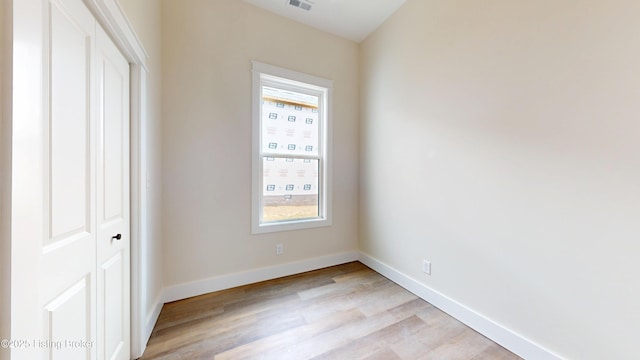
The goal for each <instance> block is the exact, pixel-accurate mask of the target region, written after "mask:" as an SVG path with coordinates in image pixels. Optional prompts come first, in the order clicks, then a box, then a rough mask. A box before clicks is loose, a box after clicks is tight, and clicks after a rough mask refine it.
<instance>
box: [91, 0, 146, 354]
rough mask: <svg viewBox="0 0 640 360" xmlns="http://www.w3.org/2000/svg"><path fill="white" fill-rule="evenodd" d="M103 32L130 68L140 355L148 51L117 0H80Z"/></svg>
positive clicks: (134, 310) (134, 337) (137, 349)
mask: <svg viewBox="0 0 640 360" xmlns="http://www.w3.org/2000/svg"><path fill="white" fill-rule="evenodd" d="M83 1H84V3H85V5H87V7H88V8H89V10H91V12H92V13H93V15H94V16H95V17H96V19H97V20H98V22H99V23H100V24H101V25H102V27H103V28H104V30H105V32H106V33H107V34H108V35H109V36H110V37H111V38H112V40H113V41H114V43H115V44H116V46H118V47H119V48H120V51H122V53H123V55H124V56H125V58H126V59H127V60H128V61H129V64H130V68H131V92H130V107H131V128H130V142H131V143H130V146H131V147H130V149H131V150H130V151H131V152H130V157H131V158H130V160H131V161H130V170H131V174H130V176H131V179H130V181H131V357H132V358H133V359H135V358H138V357H140V356H142V353H143V352H144V349H145V347H146V344H147V341H148V340H149V337H150V336H151V330H153V324H154V323H155V321H152V324H151V326H147V323H148V322H149V321H148V320H147V318H148V316H147V311H146V309H145V304H146V303H147V299H146V293H145V289H146V288H147V278H148V276H147V274H146V267H145V266H143V265H144V255H145V253H146V250H145V249H147V246H146V242H147V241H148V238H147V236H146V234H147V231H146V226H145V225H146V218H147V205H146V204H147V202H146V199H147V188H146V172H147V171H146V170H147V161H146V159H147V156H146V155H147V154H146V151H145V149H146V146H147V142H146V131H145V129H146V127H145V126H144V124H145V123H146V121H145V120H146V116H147V111H146V106H147V104H146V102H145V99H146V94H147V91H146V89H147V72H148V68H147V59H148V57H149V56H148V54H147V53H146V51H145V50H144V47H143V46H142V43H141V42H140V40H139V39H138V37H137V35H136V33H135V31H134V30H133V27H132V26H131V23H130V22H129V20H128V19H127V18H126V16H125V15H124V11H122V8H121V7H120V5H119V4H118V2H117V1H116V0H83Z"/></svg>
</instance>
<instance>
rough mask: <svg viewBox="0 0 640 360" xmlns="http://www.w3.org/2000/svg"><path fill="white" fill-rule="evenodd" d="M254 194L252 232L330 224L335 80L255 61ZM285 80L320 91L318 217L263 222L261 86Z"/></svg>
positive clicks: (253, 107)
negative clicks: (332, 119)
mask: <svg viewBox="0 0 640 360" xmlns="http://www.w3.org/2000/svg"><path fill="white" fill-rule="evenodd" d="M252 64H253V65H252V72H253V89H252V90H253V94H252V96H253V98H252V104H253V106H252V117H253V124H252V192H251V193H252V196H251V215H252V216H251V231H252V233H253V234H262V233H271V232H278V231H289V230H300V229H311V228H317V227H322V226H330V225H331V114H332V111H331V106H332V92H333V81H331V80H327V79H323V78H320V77H316V76H313V75H308V74H304V73H300V72H296V71H292V70H288V69H284V68H280V67H277V66H273V65H269V64H264V63H261V62H258V61H252ZM278 83H279V84H282V85H284V86H286V87H287V88H290V89H294V90H295V89H296V88H298V89H301V90H302V89H304V90H306V91H309V90H311V91H314V92H318V93H319V94H320V96H319V101H320V104H319V106H318V119H319V121H320V124H319V133H320V134H319V136H320V139H319V169H318V170H319V174H318V187H319V191H318V202H319V203H318V217H317V218H312V219H300V220H291V221H280V222H268V223H263V222H262V206H263V205H262V197H263V183H262V182H263V176H262V171H263V161H262V159H263V156H265V155H263V153H262V144H261V140H262V136H261V135H262V134H261V131H262V123H261V121H262V86H263V84H268V85H270V86H273V85H274V84H278Z"/></svg>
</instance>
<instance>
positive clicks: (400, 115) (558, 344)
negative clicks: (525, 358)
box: [360, 0, 640, 359]
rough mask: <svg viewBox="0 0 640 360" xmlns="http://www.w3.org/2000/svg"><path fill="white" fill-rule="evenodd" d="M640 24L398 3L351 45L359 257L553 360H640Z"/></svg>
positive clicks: (611, 11) (591, 11) (601, 15)
mask: <svg viewBox="0 0 640 360" xmlns="http://www.w3.org/2000/svg"><path fill="white" fill-rule="evenodd" d="M639 18H640V2H637V1H626V0H611V1H597V0H585V1H580V2H577V1H569V0H560V1H558V0H542V1H529V2H523V1H509V0H488V1H482V2H478V1H473V0H461V1H455V2H451V1H424V0H408V1H407V3H406V4H405V5H404V6H403V7H402V8H401V9H400V10H399V11H398V12H397V13H396V14H395V15H394V16H393V17H392V18H390V20H388V21H387V22H386V23H385V24H384V25H383V27H382V28H380V29H379V30H378V31H377V32H376V33H374V35H372V36H370V37H369V38H368V39H367V40H366V41H365V42H364V43H363V46H362V68H361V79H362V93H361V98H362V107H361V113H362V120H361V133H360V134H361V144H362V146H361V161H362V162H361V173H360V179H361V187H360V199H361V202H360V210H361V212H360V216H361V223H360V238H361V240H360V248H361V250H362V251H363V252H364V253H366V254H368V255H370V256H372V257H374V258H377V259H379V260H380V261H382V262H383V263H385V264H387V265H389V266H391V267H394V268H396V269H398V270H399V271H401V272H402V273H404V274H406V275H408V276H411V277H413V278H415V279H417V280H419V281H420V282H421V283H423V284H425V285H426V286H428V287H431V288H432V289H434V290H436V291H439V292H441V293H442V294H444V295H446V296H449V297H450V298H452V299H454V300H456V301H458V302H460V303H462V304H463V305H466V306H468V307H469V308H471V309H472V310H474V311H477V312H479V313H481V314H483V315H485V316H487V317H488V318H490V319H492V320H494V321H496V322H497V323H499V324H502V325H503V326H505V327H507V328H509V329H511V330H513V331H515V332H517V333H519V334H521V335H522V336H524V337H525V338H529V339H530V340H532V341H533V342H535V343H538V344H540V345H541V346H542V347H546V348H548V349H549V350H551V351H553V352H555V353H556V354H558V355H560V356H563V357H567V358H573V359H604V358H608V359H631V358H636V357H637V353H638V349H637V340H638V334H640V311H638V304H639V303H640V282H639V281H638V279H637V275H638V268H637V264H638V260H639V255H638V254H640V243H639V242H638V239H639V238H640V206H639V204H640V141H638V138H639V135H640V121H638V115H639V114H640V101H639V99H640V81H638V79H640V42H639V41H638V40H639V38H638V36H637V34H638V33H640V22H638V21H637V19H639ZM422 259H428V260H431V261H432V266H433V270H432V271H433V272H432V276H427V275H425V274H422V273H421V261H422Z"/></svg>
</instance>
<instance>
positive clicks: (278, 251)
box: [276, 244, 284, 255]
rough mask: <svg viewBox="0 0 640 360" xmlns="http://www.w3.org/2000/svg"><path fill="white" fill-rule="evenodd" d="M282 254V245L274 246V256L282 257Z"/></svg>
mask: <svg viewBox="0 0 640 360" xmlns="http://www.w3.org/2000/svg"><path fill="white" fill-rule="evenodd" d="M283 253H284V245H282V244H276V255H282V254H283Z"/></svg>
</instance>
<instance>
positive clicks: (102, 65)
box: [15, 0, 130, 360]
mask: <svg viewBox="0 0 640 360" xmlns="http://www.w3.org/2000/svg"><path fill="white" fill-rule="evenodd" d="M45 14H46V16H45V18H46V20H45V27H44V31H45V38H46V39H48V41H46V42H45V54H48V57H47V59H46V60H45V61H44V64H45V69H44V75H45V76H44V78H45V80H44V81H45V94H44V95H45V96H44V110H45V111H44V113H45V119H44V123H45V126H44V134H43V142H44V144H45V146H44V154H42V155H43V158H44V161H43V169H42V172H43V174H44V185H45V186H44V188H45V189H44V192H43V194H44V196H43V204H44V209H45V211H44V214H45V216H44V217H45V219H44V224H45V228H46V229H45V234H46V235H45V236H44V238H43V239H42V246H41V254H42V256H41V257H39V258H38V259H30V261H33V264H34V268H38V269H39V272H38V274H39V275H38V276H39V283H38V286H37V287H34V290H35V291H34V295H36V296H37V297H38V299H39V300H38V303H39V306H41V311H42V312H43V316H42V317H41V319H42V324H39V325H40V326H36V324H34V327H38V328H41V329H43V334H42V337H41V338H40V337H37V338H35V339H34V342H33V344H32V345H31V346H33V347H36V348H38V349H39V350H41V351H42V352H43V354H44V358H46V359H64V360H67V359H71V360H73V359H100V360H101V359H128V358H129V356H130V328H129V326H130V325H129V317H130V315H129V312H130V304H129V293H130V290H129V272H130V270H129V267H130V265H129V244H130V230H129V204H130V201H129V65H128V63H127V61H126V60H125V59H124V57H123V56H122V54H121V53H120V52H119V51H118V49H117V48H116V47H115V45H114V44H113V42H112V41H111V40H110V39H109V38H108V36H107V35H106V34H105V33H104V31H103V30H102V29H101V28H100V26H99V25H98V24H97V22H96V21H95V19H94V17H93V15H92V14H91V13H90V11H89V10H88V9H87V8H86V7H85V5H84V4H83V2H82V0H49V2H48V3H47V9H46V10H45ZM46 47H48V48H46ZM23 260H25V259H23ZM15 321H20V320H19V319H15ZM36 339H37V341H36Z"/></svg>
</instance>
